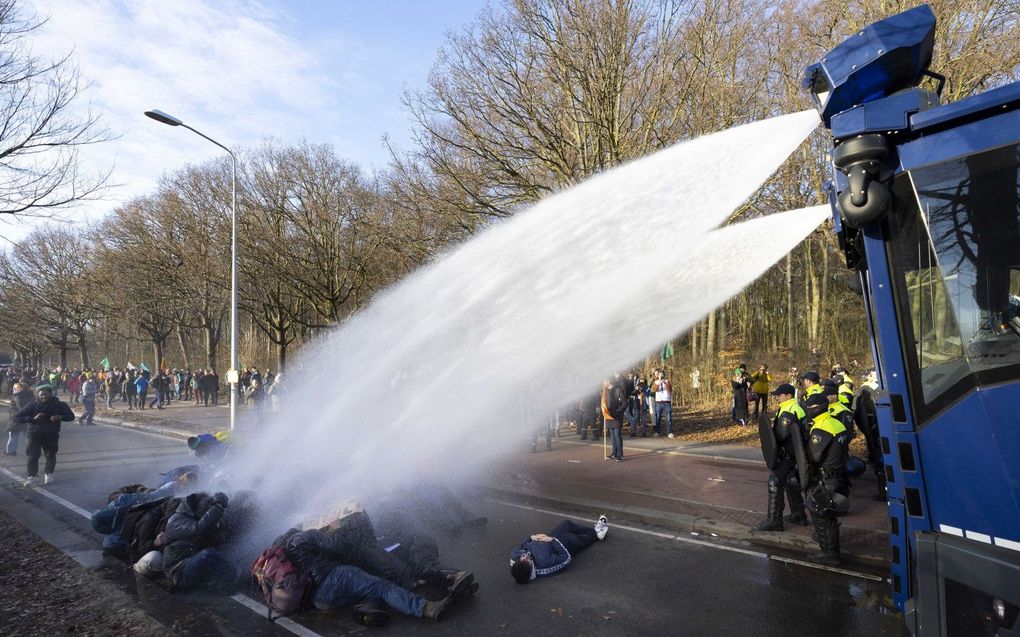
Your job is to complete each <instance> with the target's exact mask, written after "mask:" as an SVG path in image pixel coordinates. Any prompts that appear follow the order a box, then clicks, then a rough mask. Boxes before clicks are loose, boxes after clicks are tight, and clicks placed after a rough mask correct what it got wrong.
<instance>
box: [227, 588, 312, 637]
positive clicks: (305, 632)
mask: <svg viewBox="0 0 1020 637" xmlns="http://www.w3.org/2000/svg"><path fill="white" fill-rule="evenodd" d="M230 599H232V600H234V601H235V602H237V603H238V604H240V605H242V606H244V607H246V608H248V609H249V610H251V611H254V612H256V613H258V614H259V615H262V616H263V617H267V616H268V615H269V609H268V608H266V607H265V606H263V605H262V604H260V603H258V602H256V601H255V600H254V599H252V598H250V597H248V596H247V595H242V594H241V593H237V594H235V595H231V596H230ZM273 623H275V624H276V625H277V626H279V627H280V628H283V629H284V630H289V631H290V632H292V633H294V634H295V635H300V636H301V637H322V635H320V634H319V633H317V632H315V631H314V630H309V629H308V628H305V627H304V626H302V625H301V624H299V623H297V622H296V621H294V620H292V619H288V618H286V617H278V618H277V619H274V620H273Z"/></svg>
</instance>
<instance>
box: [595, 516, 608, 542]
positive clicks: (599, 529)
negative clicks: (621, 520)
mask: <svg viewBox="0 0 1020 637" xmlns="http://www.w3.org/2000/svg"><path fill="white" fill-rule="evenodd" d="M606 533H609V520H607V519H606V516H604V515H600V516H599V521H598V522H596V523H595V535H596V536H597V537H598V538H599V539H600V540H604V539H606Z"/></svg>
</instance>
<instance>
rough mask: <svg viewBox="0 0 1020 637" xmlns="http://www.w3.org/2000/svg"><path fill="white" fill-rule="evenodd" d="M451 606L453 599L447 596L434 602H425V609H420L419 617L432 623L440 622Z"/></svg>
mask: <svg viewBox="0 0 1020 637" xmlns="http://www.w3.org/2000/svg"><path fill="white" fill-rule="evenodd" d="M452 605H453V597H451V596H449V595H447V596H446V597H444V598H443V599H441V600H439V601H436V602H431V601H426V602H425V608H423V609H421V616H422V617H425V618H427V619H431V620H433V621H440V620H442V619H443V617H445V616H446V614H447V613H448V612H450V607H451V606H452Z"/></svg>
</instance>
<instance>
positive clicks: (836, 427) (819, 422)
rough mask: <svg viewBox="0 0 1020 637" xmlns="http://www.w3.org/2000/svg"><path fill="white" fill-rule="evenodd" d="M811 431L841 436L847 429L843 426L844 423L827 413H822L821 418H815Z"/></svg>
mask: <svg viewBox="0 0 1020 637" xmlns="http://www.w3.org/2000/svg"><path fill="white" fill-rule="evenodd" d="M811 429H812V431H813V430H815V429H821V430H822V431H825V432H828V433H830V434H832V435H833V436H838V435H839V434H841V433H843V432H845V431H846V427H844V426H843V423H841V422H840V421H838V420H836V419H835V418H833V417H832V416H831V415H829V412H827V411H826V412H822V415H821V416H818V417H817V418H815V420H814V423H813V425H812V427H811Z"/></svg>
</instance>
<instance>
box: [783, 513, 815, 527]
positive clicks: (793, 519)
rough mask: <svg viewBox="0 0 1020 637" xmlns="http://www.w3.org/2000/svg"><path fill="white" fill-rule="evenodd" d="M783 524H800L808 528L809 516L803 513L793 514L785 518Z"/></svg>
mask: <svg viewBox="0 0 1020 637" xmlns="http://www.w3.org/2000/svg"><path fill="white" fill-rule="evenodd" d="M783 522H789V523H790V524H800V525H801V526H807V525H808V524H809V522H808V519H807V514H805V513H804V512H803V511H801V512H800V513H791V514H790V515H784V516H783Z"/></svg>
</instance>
